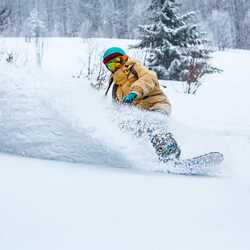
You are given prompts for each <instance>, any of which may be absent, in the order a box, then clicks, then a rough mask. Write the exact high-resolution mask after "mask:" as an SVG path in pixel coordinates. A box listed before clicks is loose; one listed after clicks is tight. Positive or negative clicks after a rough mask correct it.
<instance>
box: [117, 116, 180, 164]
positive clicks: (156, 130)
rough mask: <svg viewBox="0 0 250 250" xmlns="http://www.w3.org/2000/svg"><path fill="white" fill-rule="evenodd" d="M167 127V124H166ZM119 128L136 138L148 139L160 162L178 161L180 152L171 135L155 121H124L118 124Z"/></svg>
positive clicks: (165, 127)
mask: <svg viewBox="0 0 250 250" xmlns="http://www.w3.org/2000/svg"><path fill="white" fill-rule="evenodd" d="M166 125H167V124H166ZM120 128H121V129H122V130H124V131H126V132H130V133H132V134H134V135H135V136H137V137H141V136H145V137H146V138H148V140H149V141H150V143H151V144H152V146H153V148H154V149H155V152H156V154H157V155H158V157H159V160H160V161H163V162H167V161H169V160H173V159H178V158H179V157H180V154H181V150H180V148H179V146H178V143H177V142H176V140H175V139H174V137H173V135H172V134H171V133H169V131H168V129H167V126H163V124H162V123H161V122H160V123H159V122H157V121H154V122H153V121H151V122H150V121H144V120H126V121H123V122H121V123H120Z"/></svg>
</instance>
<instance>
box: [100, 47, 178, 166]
mask: <svg viewBox="0 0 250 250" xmlns="http://www.w3.org/2000/svg"><path fill="white" fill-rule="evenodd" d="M103 63H104V64H105V66H106V67H107V69H108V70H109V71H110V72H111V78H110V82H109V87H108V89H107V91H106V95H107V93H108V91H109V89H110V87H111V85H112V83H113V90H112V97H113V99H114V100H115V101H116V102H117V103H118V104H121V105H133V106H135V107H137V108H139V109H142V110H147V111H153V112H160V113H162V114H164V115H166V116H170V114H171V104H170V101H169V100H168V98H167V96H166V95H165V94H164V92H163V91H162V89H161V88H160V84H159V81H158V79H157V75H156V73H155V72H153V71H151V70H149V69H148V68H146V67H144V66H143V65H142V64H141V63H140V62H139V61H137V60H134V59H132V58H130V57H129V56H128V55H127V54H126V53H125V51H124V50H123V49H121V48H118V47H112V48H109V49H107V50H106V51H105V53H104V55H103ZM121 127H122V128H124V129H127V130H134V129H136V130H138V129H139V130H140V133H143V134H146V135H147V136H148V138H149V139H150V142H151V143H152V145H153V147H154V148H155V151H156V153H157V155H158V157H159V159H160V161H163V162H167V161H169V160H173V159H178V158H179V157H180V153H181V151H180V148H179V147H178V144H177V142H176V141H175V139H174V138H173V136H172V134H171V133H168V132H166V129H160V128H157V127H152V126H151V125H150V124H147V122H142V121H136V122H133V124H131V123H128V122H124V123H123V124H121Z"/></svg>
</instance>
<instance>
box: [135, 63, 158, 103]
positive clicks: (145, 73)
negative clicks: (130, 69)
mask: <svg viewBox="0 0 250 250" xmlns="http://www.w3.org/2000/svg"><path fill="white" fill-rule="evenodd" d="M134 70H135V71H136V72H137V74H138V80H137V81H135V82H134V83H133V84H132V86H131V91H132V92H135V93H136V94H137V98H139V99H140V98H143V97H145V96H147V95H148V94H149V93H150V92H151V91H152V90H153V89H154V88H155V86H156V84H157V82H158V80H157V76H156V74H155V73H154V72H153V71H150V70H148V69H147V68H145V67H143V66H142V65H140V64H139V63H136V64H135V65H134Z"/></svg>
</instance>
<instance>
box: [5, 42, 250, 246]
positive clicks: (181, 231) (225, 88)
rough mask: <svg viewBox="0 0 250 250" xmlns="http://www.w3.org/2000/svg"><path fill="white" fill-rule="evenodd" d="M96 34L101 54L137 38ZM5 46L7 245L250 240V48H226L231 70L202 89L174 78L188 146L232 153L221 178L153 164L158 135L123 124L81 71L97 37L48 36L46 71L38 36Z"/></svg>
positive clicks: (178, 131)
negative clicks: (136, 134)
mask: <svg viewBox="0 0 250 250" xmlns="http://www.w3.org/2000/svg"><path fill="white" fill-rule="evenodd" d="M92 42H93V44H94V45H95V46H96V54H97V55H99V54H100V53H101V51H103V50H104V49H105V47H108V46H110V45H118V46H122V47H123V48H125V49H126V48H127V46H128V43H130V41H126V40H105V39H103V40H98V41H96V40H95V41H92ZM0 44H1V50H0V52H1V53H0V55H1V56H0V67H1V72H0V104H1V109H0V151H1V152H2V153H1V154H0V200H1V205H0V249H5V250H17V249H18V250H19V249H24V250H33V249H53V250H55V249H60V250H61V249H67V250H68V249H95V250H96V249H121V250H123V249H124V250H133V249H135V250H137V249H143V250H155V249H157V250H165V249H171V250H173V249H176V250H187V249H190V250H196V249H209V250H210V249H216V250H217V249H218V250H222V249H225V250H247V249H249V248H250V241H249V234H250V216H249V211H250V184H249V178H250V170H249V155H250V117H249V107H250V99H249V98H248V95H249V90H250V87H249V83H250V77H249V73H248V65H249V62H250V52H249V51H236V50H235V51H234V50H232V51H226V52H218V53H215V54H214V58H213V63H214V64H215V65H216V66H218V67H219V68H221V69H223V73H221V74H217V75H216V74H214V75H210V76H207V77H206V78H205V79H204V80H203V82H204V84H203V86H202V87H201V88H200V89H199V91H198V93H197V95H195V96H187V95H185V94H183V93H182V92H181V90H182V85H181V83H174V82H164V83H163V84H164V85H167V88H166V90H165V91H166V94H167V95H168V96H169V98H170V100H171V101H172V103H173V114H172V117H171V119H170V120H169V121H167V123H168V126H169V128H170V130H171V131H173V132H174V134H175V135H176V138H177V139H178V141H179V142H180V144H181V146H182V151H183V156H185V157H188V156H194V155H198V154H200V153H204V152H208V151H220V152H223V154H224V155H225V162H224V163H223V165H222V171H221V172H220V173H218V174H217V175H216V176H211V177H185V176H174V175H168V174H165V175H160V174H157V173H152V172H150V171H149V170H156V169H157V168H159V164H158V161H157V159H156V157H155V156H154V153H153V151H152V148H151V147H150V145H148V144H147V143H145V142H143V143H142V141H141V139H140V140H138V139H135V138H133V137H132V136H130V135H127V134H125V133H122V132H121V131H120V130H119V129H118V127H117V125H116V123H115V121H116V120H117V119H118V120H119V119H121V118H122V113H121V112H119V111H118V112H117V111H116V110H115V109H114V108H113V105H112V103H111V101H110V98H104V97H103V92H104V91H102V90H101V91H96V90H94V89H93V88H91V87H90V83H89V81H88V80H87V79H84V78H83V77H81V78H79V79H77V78H74V77H73V76H75V75H77V74H78V73H79V72H81V70H82V68H84V69H85V67H84V66H85V65H87V61H88V49H89V48H90V47H91V46H90V43H89V42H88V43H86V42H82V41H81V40H80V39H47V40H45V41H44V56H43V63H42V68H41V69H39V68H37V67H36V66H35V65H36V64H35V50H34V47H33V44H26V43H24V41H23V40H22V39H2V40H0ZM13 51H14V52H15V53H14V55H15V60H14V62H13V63H7V62H6V60H5V59H6V56H7V55H8V54H9V53H11V52H13ZM128 53H129V52H128ZM97 58H98V57H97ZM99 59H100V58H99ZM84 74H85V72H84ZM125 111H126V110H125ZM135 113H136V112H135ZM149 119H155V116H152V117H149ZM157 119H158V118H157ZM159 119H160V118H159ZM20 155H22V156H25V157H20ZM34 158H36V159H34ZM38 158H39V159H38ZM48 159H49V160H53V161H48Z"/></svg>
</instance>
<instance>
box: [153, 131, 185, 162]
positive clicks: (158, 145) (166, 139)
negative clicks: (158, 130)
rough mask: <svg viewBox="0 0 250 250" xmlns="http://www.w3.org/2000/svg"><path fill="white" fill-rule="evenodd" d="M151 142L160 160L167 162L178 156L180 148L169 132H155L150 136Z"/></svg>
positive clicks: (176, 158)
mask: <svg viewBox="0 0 250 250" xmlns="http://www.w3.org/2000/svg"><path fill="white" fill-rule="evenodd" d="M151 143H152V145H153V147H154V149H155V152H156V154H157V155H158V157H159V160H160V161H162V162H168V161H170V160H172V161H173V160H178V159H179V158H180V154H181V150H180V148H179V146H178V144H177V142H176V140H175V139H174V137H173V135H172V134H171V133H166V134H155V135H153V136H152V137H151Z"/></svg>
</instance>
